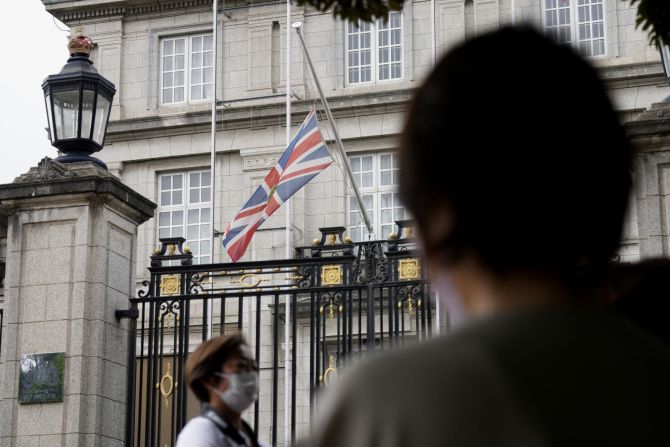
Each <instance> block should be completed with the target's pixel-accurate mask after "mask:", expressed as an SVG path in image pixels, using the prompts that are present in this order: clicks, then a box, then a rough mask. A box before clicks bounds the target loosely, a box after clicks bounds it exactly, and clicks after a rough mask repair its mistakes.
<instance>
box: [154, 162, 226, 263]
mask: <svg viewBox="0 0 670 447" xmlns="http://www.w3.org/2000/svg"><path fill="white" fill-rule="evenodd" d="M203 173H207V174H209V185H205V186H203V185H202V174H203ZM191 174H199V177H198V183H199V185H198V186H194V187H193V188H192V187H191V186H192V185H191V181H192V180H191ZM175 175H181V178H182V187H181V203H180V204H176V205H175V204H172V203H170V204H165V203H164V202H163V196H162V193H163V192H169V193H170V202H172V201H173V194H172V193H173V192H174V191H178V189H177V190H175V189H174V184H173V183H172V182H173V180H170V183H171V184H170V186H171V188H170V189H169V190H163V189H162V182H163V178H165V177H169V176H170V177H172V176H175ZM212 183H213V182H212V176H211V172H210V170H209V169H190V170H185V171H170V172H161V173H158V175H157V182H156V190H157V193H156V202H157V203H158V208H157V210H156V215H157V219H156V240H159V239H160V237H161V235H160V230H161V229H163V228H173V227H174V225H172V213H173V212H174V211H181V212H182V223H181V228H182V230H181V235H182V237H184V238H186V244H187V245H188V246H189V248H191V250H192V251H193V263H194V264H204V263H210V262H212V261H211V256H212V247H211V246H210V247H209V253H207V254H205V255H203V254H201V252H200V248H199V247H200V245H199V244H201V243H202V242H204V241H206V242H207V243H208V244H209V243H210V234H211V231H212V229H211V228H209V231H208V228H207V227H209V226H210V217H211V212H212V202H211V200H212ZM207 187H209V200H206V201H202V193H203V192H204V191H203V189H204V188H207ZM191 189H193V190H194V192H195V191H196V190H197V192H198V195H199V201H193V202H192V201H191ZM193 210H198V215H199V222H198V223H197V225H198V230H197V231H198V236H199V237H198V238H197V239H194V240H189V238H188V232H189V220H188V219H189V211H193ZM202 210H207V213H208V214H209V217H208V218H207V219H205V220H203V219H202V217H201V216H202V213H203V211H202ZM167 212H169V213H170V223H169V225H167V226H166V225H161V213H167ZM194 225H196V224H191V226H194ZM203 225H206V228H204V229H203V228H202V227H203ZM170 237H172V234H170ZM196 244H198V245H196Z"/></svg>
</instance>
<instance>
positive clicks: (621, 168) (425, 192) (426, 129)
mask: <svg viewBox="0 0 670 447" xmlns="http://www.w3.org/2000/svg"><path fill="white" fill-rule="evenodd" d="M402 138H403V141H402V144H401V151H400V167H401V176H400V192H401V195H402V200H403V202H404V203H405V205H406V206H407V208H408V209H409V211H410V212H411V213H412V214H413V215H414V217H415V218H416V220H417V223H418V226H419V229H420V230H421V231H422V233H423V234H424V236H425V235H426V234H427V233H429V232H428V231H427V230H428V229H429V228H431V221H433V222H434V220H433V219H432V217H433V213H434V212H435V210H436V207H437V206H438V205H448V209H449V210H451V211H453V215H452V217H453V219H454V226H453V228H452V229H451V231H450V232H449V234H445V235H444V237H443V238H441V239H440V240H426V239H424V242H425V243H426V246H425V250H426V252H427V254H428V255H432V256H437V259H440V262H444V263H446V264H448V263H450V262H454V261H457V260H458V259H459V258H460V257H461V256H462V255H464V254H466V253H467V254H472V255H475V256H476V258H477V259H478V260H479V261H480V262H481V263H482V264H483V265H484V266H485V267H486V268H488V269H491V270H492V271H497V272H503V271H506V270H511V269H530V270H540V271H544V272H549V273H552V272H556V273H558V272H559V271H561V272H563V273H569V272H571V271H573V270H574V269H575V268H578V266H583V265H591V266H599V267H602V268H603V269H604V268H605V266H606V264H607V262H608V261H609V259H610V258H611V257H612V256H613V254H614V253H615V251H616V250H617V247H618V244H619V239H620V235H621V228H622V223H623V217H624V215H625V212H626V208H627V201H628V195H629V191H630V187H631V157H632V150H631V146H630V143H629V141H628V139H627V137H626V135H625V132H624V130H623V127H622V126H621V125H620V123H619V121H618V117H617V114H616V113H615V111H614V110H613V108H612V105H611V103H610V100H609V98H608V96H607V94H606V92H605V90H604V87H603V85H602V83H601V81H600V79H599V78H598V75H597V73H596V72H595V70H594V69H593V68H592V67H591V66H590V65H589V64H588V63H587V62H586V61H584V60H583V59H582V58H581V57H579V56H578V55H577V54H575V53H574V52H573V50H572V49H570V48H568V47H566V46H559V45H557V44H554V43H553V42H551V41H550V40H549V39H548V38H546V37H544V36H543V35H541V34H540V33H538V32H537V31H535V30H533V29H531V28H529V27H507V28H503V29H501V30H499V31H496V32H492V33H489V34H485V35H482V36H480V37H477V38H474V39H472V40H469V41H467V42H465V43H464V44H462V45H460V46H458V47H456V48H454V49H453V50H451V51H450V52H449V53H448V54H447V55H446V56H445V57H443V58H442V60H441V61H440V62H439V63H438V64H437V66H436V67H435V69H434V70H433V72H432V73H431V74H430V75H429V76H428V78H427V80H426V81H425V83H424V84H423V85H422V87H420V88H419V89H418V91H417V93H416V96H415V98H414V100H413V103H412V104H411V107H410V111H409V116H408V119H407V123H406V126H405V129H404V132H403V137H402Z"/></svg>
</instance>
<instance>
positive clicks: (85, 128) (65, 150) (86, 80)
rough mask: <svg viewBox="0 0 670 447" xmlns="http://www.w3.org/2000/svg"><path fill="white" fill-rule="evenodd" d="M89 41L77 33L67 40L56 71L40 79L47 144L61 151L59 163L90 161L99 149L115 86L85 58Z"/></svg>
mask: <svg viewBox="0 0 670 447" xmlns="http://www.w3.org/2000/svg"><path fill="white" fill-rule="evenodd" d="M92 47H93V42H92V41H91V39H90V38H88V37H86V36H84V35H83V34H77V35H76V36H74V37H73V38H72V39H70V42H69V43H68V49H69V50H70V58H69V59H68V61H67V64H65V66H64V67H63V69H62V70H61V71H60V73H58V74H56V75H50V76H49V77H47V78H46V79H45V80H44V83H43V84H42V89H44V101H45V104H46V109H47V118H48V121H49V138H50V139H51V144H52V145H53V146H54V147H56V148H58V150H60V152H61V153H62V154H63V155H61V156H60V157H58V158H56V160H57V161H60V162H62V163H73V162H79V161H92V162H94V163H97V164H98V165H100V166H102V167H103V168H105V169H107V166H105V164H104V163H103V162H102V161H100V160H98V159H97V158H94V157H91V154H93V153H94V152H98V151H99V150H100V149H102V146H103V144H104V141H105V132H106V131H107V122H108V121H109V112H110V110H111V108H112V99H113V98H114V93H116V88H115V87H114V84H112V83H111V82H109V81H108V80H107V79H105V78H104V77H102V76H101V75H100V74H99V73H98V71H97V70H96V69H95V68H94V67H93V62H92V61H91V59H89V55H90V54H91V49H92Z"/></svg>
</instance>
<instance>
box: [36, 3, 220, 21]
mask: <svg viewBox="0 0 670 447" xmlns="http://www.w3.org/2000/svg"><path fill="white" fill-rule="evenodd" d="M42 3H43V4H44V6H45V7H46V10H47V11H48V12H49V13H51V14H52V15H53V16H55V17H56V18H58V19H59V20H61V21H62V22H63V23H68V22H77V21H82V20H91V19H99V18H108V17H118V16H134V15H140V14H154V13H164V12H166V11H182V12H183V10H184V9H192V8H199V7H200V8H208V9H211V5H212V0H176V1H154V2H151V3H147V2H146V0H144V1H133V0H42Z"/></svg>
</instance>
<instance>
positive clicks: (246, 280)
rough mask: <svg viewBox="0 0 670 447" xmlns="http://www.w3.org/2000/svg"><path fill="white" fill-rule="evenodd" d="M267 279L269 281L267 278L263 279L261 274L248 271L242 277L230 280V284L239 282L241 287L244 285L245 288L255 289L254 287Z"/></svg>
mask: <svg viewBox="0 0 670 447" xmlns="http://www.w3.org/2000/svg"><path fill="white" fill-rule="evenodd" d="M267 281H268V280H267V279H262V278H261V277H260V276H258V275H256V274H253V273H246V274H244V275H242V276H240V279H236V280H233V281H230V282H229V284H239V285H240V286H241V287H244V288H245V289H253V288H254V287H258V286H259V285H260V283H262V282H267Z"/></svg>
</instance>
